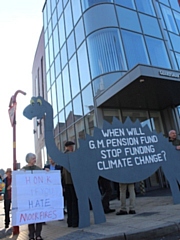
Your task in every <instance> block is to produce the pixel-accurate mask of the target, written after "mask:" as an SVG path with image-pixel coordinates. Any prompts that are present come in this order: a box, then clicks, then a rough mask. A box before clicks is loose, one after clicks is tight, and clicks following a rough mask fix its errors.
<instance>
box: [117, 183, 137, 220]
mask: <svg viewBox="0 0 180 240" xmlns="http://www.w3.org/2000/svg"><path fill="white" fill-rule="evenodd" d="M119 187H120V201H121V208H120V210H119V211H118V212H117V213H116V215H126V214H128V212H127V208H126V190H127V188H128V191H129V214H136V211H135V198H136V194H135V190H134V183H130V184H125V183H120V184H119Z"/></svg>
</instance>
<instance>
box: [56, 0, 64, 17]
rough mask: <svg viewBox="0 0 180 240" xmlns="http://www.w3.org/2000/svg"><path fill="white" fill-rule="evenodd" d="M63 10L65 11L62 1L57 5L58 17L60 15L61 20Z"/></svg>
mask: <svg viewBox="0 0 180 240" xmlns="http://www.w3.org/2000/svg"><path fill="white" fill-rule="evenodd" d="M62 10H63V6H62V1H59V2H58V4H57V15H58V19H59V17H60V16H61V13H62Z"/></svg>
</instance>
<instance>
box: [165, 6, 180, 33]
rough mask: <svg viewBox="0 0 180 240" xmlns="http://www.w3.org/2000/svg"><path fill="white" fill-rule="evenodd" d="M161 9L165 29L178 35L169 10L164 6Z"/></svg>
mask: <svg viewBox="0 0 180 240" xmlns="http://www.w3.org/2000/svg"><path fill="white" fill-rule="evenodd" d="M161 8H162V11H163V16H164V20H165V23H166V27H167V29H168V30H169V31H171V32H174V33H178V30H177V27H176V24H175V21H174V17H173V14H172V11H171V9H169V8H168V7H165V6H164V5H161Z"/></svg>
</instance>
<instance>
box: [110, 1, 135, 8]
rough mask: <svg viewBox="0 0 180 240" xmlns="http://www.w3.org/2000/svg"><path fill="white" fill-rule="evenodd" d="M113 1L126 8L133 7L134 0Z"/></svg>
mask: <svg viewBox="0 0 180 240" xmlns="http://www.w3.org/2000/svg"><path fill="white" fill-rule="evenodd" d="M114 2H115V3H117V4H120V5H122V6H125V7H128V8H132V9H135V5H134V0H126V1H124V0H114Z"/></svg>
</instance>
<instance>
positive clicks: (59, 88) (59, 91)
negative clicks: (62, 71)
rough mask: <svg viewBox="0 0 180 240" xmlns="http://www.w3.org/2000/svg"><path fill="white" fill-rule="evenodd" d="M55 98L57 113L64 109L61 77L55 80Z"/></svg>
mask: <svg viewBox="0 0 180 240" xmlns="http://www.w3.org/2000/svg"><path fill="white" fill-rule="evenodd" d="M56 88H57V98H58V100H57V101H58V112H59V111H61V109H62V108H63V107H64V99H63V91H62V80H61V75H59V77H58V78H57V79H56Z"/></svg>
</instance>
